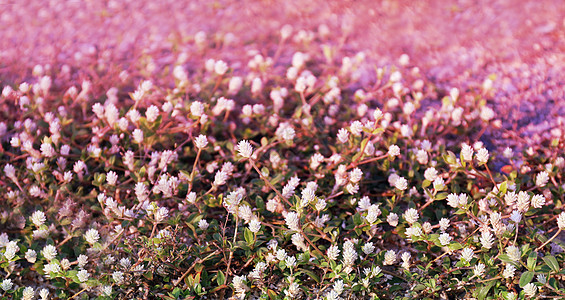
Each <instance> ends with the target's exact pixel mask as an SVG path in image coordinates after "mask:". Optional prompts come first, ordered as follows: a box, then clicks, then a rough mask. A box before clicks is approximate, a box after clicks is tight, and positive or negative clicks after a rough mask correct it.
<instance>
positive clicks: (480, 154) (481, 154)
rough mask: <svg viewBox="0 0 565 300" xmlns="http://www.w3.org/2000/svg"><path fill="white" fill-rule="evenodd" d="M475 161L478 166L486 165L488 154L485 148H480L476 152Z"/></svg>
mask: <svg viewBox="0 0 565 300" xmlns="http://www.w3.org/2000/svg"><path fill="white" fill-rule="evenodd" d="M476 157H477V161H478V162H479V164H486V163H487V162H488V158H489V154H488V150H487V149H486V148H481V149H479V151H477V155H476Z"/></svg>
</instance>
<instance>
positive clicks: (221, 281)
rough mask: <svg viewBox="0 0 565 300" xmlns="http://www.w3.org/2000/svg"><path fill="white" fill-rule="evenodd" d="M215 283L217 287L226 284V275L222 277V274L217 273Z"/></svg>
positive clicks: (220, 272)
mask: <svg viewBox="0 0 565 300" xmlns="http://www.w3.org/2000/svg"><path fill="white" fill-rule="evenodd" d="M216 282H217V283H218V285H224V284H225V283H226V275H224V272H222V271H218V275H217V276H216Z"/></svg>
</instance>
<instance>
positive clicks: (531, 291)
mask: <svg viewBox="0 0 565 300" xmlns="http://www.w3.org/2000/svg"><path fill="white" fill-rule="evenodd" d="M537 292H538V287H537V286H536V285H535V284H534V283H532V282H530V283H528V284H526V285H525V286H524V294H525V295H526V297H529V298H533V297H534V296H535V295H536V294H537Z"/></svg>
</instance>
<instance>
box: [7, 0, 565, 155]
mask: <svg viewBox="0 0 565 300" xmlns="http://www.w3.org/2000/svg"><path fill="white" fill-rule="evenodd" d="M285 24H290V25H292V27H293V29H294V33H295V36H296V35H300V34H302V35H304V36H305V38H308V33H309V32H316V31H319V30H324V31H325V30H326V29H327V30H328V31H327V36H326V38H325V40H319V39H315V40H313V41H311V43H309V44H308V45H307V46H308V47H317V48H320V51H322V49H323V46H324V45H332V46H335V47H337V49H339V51H340V52H341V53H343V54H347V55H353V54H355V53H357V52H359V51H364V52H365V53H366V54H367V57H368V58H369V59H370V60H371V61H374V62H375V63H376V64H377V65H378V66H383V65H390V64H394V63H396V61H397V60H398V57H399V56H400V55H401V54H403V53H406V54H408V55H409V56H410V65H412V66H415V67H418V68H419V69H420V71H421V72H422V73H423V74H425V76H426V77H427V78H428V79H429V80H430V81H431V82H434V83H435V84H436V85H437V87H438V92H439V95H438V96H441V93H442V91H446V90H448V89H449V88H450V87H452V86H457V87H459V88H460V89H465V88H468V89H472V88H476V87H480V85H481V83H482V82H483V80H484V79H485V78H487V77H488V76H489V75H491V74H494V75H495V76H496V77H495V78H496V79H495V80H494V88H495V90H496V93H495V94H494V95H492V101H493V104H494V107H495V110H496V113H497V116H498V117H499V118H500V119H501V120H502V121H503V124H502V127H503V129H504V130H501V131H496V132H491V131H490V130H489V131H487V132H486V136H485V140H486V142H487V145H488V144H490V143H497V141H498V142H499V143H500V141H501V138H502V141H503V142H501V143H503V144H504V145H502V146H504V147H505V146H515V147H520V146H521V145H522V146H523V145H526V144H532V143H533V144H535V143H540V142H542V141H543V140H547V138H548V137H549V136H550V135H561V134H563V130H564V128H565V125H564V123H565V119H564V117H563V116H565V88H564V85H565V70H564V69H565V3H564V2H563V1H561V0H541V1H537V0H536V1H513V0H495V1H492V0H490V1H468V0H464V1H402V0H401V1H296V0H289V1H250V0H245V1H178V0H174V1H173V0H164V1H138V0H135V1H129V0H122V1H106V0H103V1H99V0H89V1H75V0H68V1H59V0H51V1H37V0H18V1H13V0H0V33H1V34H0V35H1V38H0V80H1V81H3V82H5V83H12V84H14V83H19V82H22V81H25V80H26V79H30V78H31V76H32V74H31V73H32V69H33V67H34V66H35V65H36V64H42V65H45V64H49V65H50V66H51V68H52V69H53V71H54V72H55V73H57V72H58V71H59V70H60V69H61V67H62V66H63V65H67V66H70V67H71V70H72V72H71V73H70V75H71V76H69V77H59V78H58V80H56V81H55V82H54V83H55V84H54V87H55V88H57V86H60V87H61V88H63V86H65V87H67V86H68V85H69V84H73V83H78V84H80V82H81V81H82V79H85V78H88V79H97V78H98V79H102V80H95V81H96V83H95V84H97V85H98V86H95V89H97V90H98V91H99V92H100V93H103V92H104V91H105V90H107V89H108V88H109V87H110V86H111V85H112V83H113V82H115V80H116V78H117V76H118V74H119V73H120V72H121V71H122V70H127V71H128V72H130V73H132V74H138V75H139V76H140V77H145V78H147V77H159V76H155V75H156V74H160V73H159V72H162V71H163V70H165V68H166V66H167V65H170V64H171V63H173V62H174V57H176V55H175V53H177V52H178V51H181V52H185V53H186V54H188V56H189V59H188V62H187V63H188V64H190V62H191V58H198V59H194V60H193V61H201V59H202V57H215V58H222V59H225V60H227V61H229V62H230V64H231V65H232V66H233V67H234V68H237V67H238V66H239V67H244V66H245V64H246V61H247V60H248V58H249V55H248V54H249V53H250V51H259V53H261V54H263V55H264V56H273V55H274V54H275V52H276V49H277V48H278V47H277V45H278V40H279V36H280V35H279V31H280V28H281V27H282V26H283V25H285ZM199 31H203V32H205V33H206V34H207V36H208V38H212V39H215V40H217V41H218V43H217V47H215V48H213V49H212V51H217V52H215V53H214V52H212V51H210V50H209V49H207V51H206V52H205V53H204V52H202V51H200V49H198V47H197V46H195V45H194V43H193V42H192V41H193V40H194V35H195V34H196V33H197V32H199ZM301 31H302V32H301ZM282 49H283V51H282V52H281V59H280V60H279V62H288V61H289V60H290V57H291V55H292V54H293V53H294V51H296V50H297V49H293V48H292V47H283V48H282ZM298 50H299V49H298ZM146 58H149V59H146ZM147 63H150V64H151V68H152V69H153V74H150V73H151V72H150V73H147V72H145V73H143V72H142V74H140V73H139V72H138V70H140V69H147V68H146V67H147V66H146V65H144V66H142V65H140V64H147ZM371 68H373V67H372V66H371ZM189 69H190V68H189ZM169 72H170V71H169ZM153 80H158V78H153ZM364 80H370V79H368V78H364ZM105 85H106V86H105ZM438 99H440V97H438ZM491 140H492V141H491Z"/></svg>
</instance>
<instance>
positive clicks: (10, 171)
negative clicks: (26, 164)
mask: <svg viewBox="0 0 565 300" xmlns="http://www.w3.org/2000/svg"><path fill="white" fill-rule="evenodd" d="M4 173H5V174H6V177H8V178H10V179H12V180H13V181H17V177H16V168H14V166H12V165H11V164H7V165H5V166H4Z"/></svg>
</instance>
